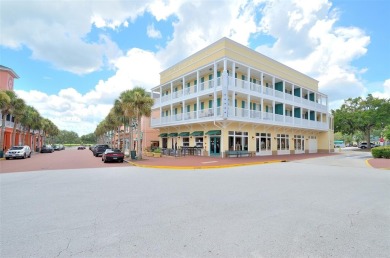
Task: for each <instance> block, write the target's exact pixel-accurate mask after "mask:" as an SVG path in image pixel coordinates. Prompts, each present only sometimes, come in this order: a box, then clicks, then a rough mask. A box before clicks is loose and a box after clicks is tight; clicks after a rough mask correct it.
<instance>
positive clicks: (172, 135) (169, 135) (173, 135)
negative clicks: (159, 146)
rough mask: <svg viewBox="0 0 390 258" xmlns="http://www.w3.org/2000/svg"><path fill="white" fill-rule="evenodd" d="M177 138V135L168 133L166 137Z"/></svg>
mask: <svg viewBox="0 0 390 258" xmlns="http://www.w3.org/2000/svg"><path fill="white" fill-rule="evenodd" d="M176 136H177V133H170V134H168V137H176Z"/></svg>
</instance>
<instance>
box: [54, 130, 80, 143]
mask: <svg viewBox="0 0 390 258" xmlns="http://www.w3.org/2000/svg"><path fill="white" fill-rule="evenodd" d="M54 141H55V142H56V143H62V144H80V143H81V142H80V137H79V135H78V134H77V133H76V132H73V131H67V130H61V131H59V133H58V134H57V135H56V136H55V137H54Z"/></svg>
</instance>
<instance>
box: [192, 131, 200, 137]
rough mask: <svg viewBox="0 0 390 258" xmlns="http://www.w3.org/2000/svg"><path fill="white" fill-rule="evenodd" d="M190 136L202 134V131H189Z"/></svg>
mask: <svg viewBox="0 0 390 258" xmlns="http://www.w3.org/2000/svg"><path fill="white" fill-rule="evenodd" d="M191 136H203V131H195V132H192V133H191Z"/></svg>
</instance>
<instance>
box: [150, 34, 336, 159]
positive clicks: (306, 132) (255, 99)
mask: <svg viewBox="0 0 390 258" xmlns="http://www.w3.org/2000/svg"><path fill="white" fill-rule="evenodd" d="M152 94H153V97H154V100H155V104H154V106H153V111H154V112H153V113H154V114H157V115H154V116H152V121H151V126H152V127H153V128H156V129H159V130H160V135H159V136H160V146H162V148H167V149H175V148H183V147H198V148H201V149H202V154H203V155H211V156H223V153H225V152H226V151H229V150H241V151H248V152H251V153H254V154H256V155H281V154H299V153H316V152H330V151H333V130H332V118H331V116H330V115H329V113H328V97H327V96H326V95H325V94H323V93H321V92H319V91H318V81H316V80H315V79H313V78H311V77H309V76H307V75H305V74H302V73H300V72H298V71H296V70H294V69H292V68H290V67H288V66H286V65H284V64H281V63H279V62H277V61H275V60H273V59H271V58H269V57H266V56H265V55H262V54H260V53H258V52H256V51H254V50H252V49H250V48H247V47H245V46H243V45H241V44H238V43H237V42H234V41H232V40H230V39H227V38H222V39H220V40H219V41H217V42H215V43H214V44H212V45H210V46H208V47H206V48H204V49H203V50H200V51H199V52H197V53H195V54H194V55H192V56H190V57H188V58H186V59H184V60H183V61H181V62H179V63H178V64H176V65H174V66H172V67H170V68H168V69H167V70H165V71H163V72H161V73H160V85H158V86H157V87H155V88H153V89H152Z"/></svg>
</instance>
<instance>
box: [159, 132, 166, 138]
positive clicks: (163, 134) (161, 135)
mask: <svg viewBox="0 0 390 258" xmlns="http://www.w3.org/2000/svg"><path fill="white" fill-rule="evenodd" d="M167 136H168V134H167V133H160V135H159V136H158V137H167Z"/></svg>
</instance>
